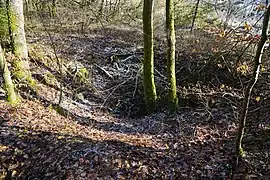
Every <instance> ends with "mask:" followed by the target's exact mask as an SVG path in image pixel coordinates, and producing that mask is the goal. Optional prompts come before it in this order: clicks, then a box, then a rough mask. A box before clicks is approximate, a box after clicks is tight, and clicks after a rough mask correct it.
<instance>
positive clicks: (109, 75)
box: [95, 64, 113, 79]
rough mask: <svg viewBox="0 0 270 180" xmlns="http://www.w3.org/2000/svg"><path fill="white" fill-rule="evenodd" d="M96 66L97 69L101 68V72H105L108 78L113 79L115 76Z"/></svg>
mask: <svg viewBox="0 0 270 180" xmlns="http://www.w3.org/2000/svg"><path fill="white" fill-rule="evenodd" d="M95 66H96V67H97V68H99V69H100V70H101V71H103V72H104V73H105V74H106V76H108V77H109V78H110V79H113V76H112V75H111V74H110V73H109V72H108V71H106V70H105V69H104V68H103V67H100V66H99V65H97V64H95Z"/></svg>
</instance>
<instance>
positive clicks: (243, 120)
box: [236, 6, 270, 157]
mask: <svg viewBox="0 0 270 180" xmlns="http://www.w3.org/2000/svg"><path fill="white" fill-rule="evenodd" d="M269 16H270V6H268V8H267V10H266V12H265V15H264V19H263V28H262V34H261V39H260V42H259V43H258V46H257V51H256V54H255V57H254V69H253V76H252V80H251V81H250V82H249V84H248V86H247V88H246V90H245V97H244V100H243V104H242V109H241V113H240V119H239V129H238V134H237V138H236V155H237V157H243V156H244V151H243V148H242V139H243V136H244V132H245V125H246V118H247V113H248V107H249V102H250V96H251V93H252V89H253V87H254V85H255V84H256V82H257V80H258V76H259V73H260V69H261V63H262V61H261V59H262V55H263V51H264V46H265V42H266V40H267V31H268V24H269Z"/></svg>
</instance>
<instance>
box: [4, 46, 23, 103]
mask: <svg viewBox="0 0 270 180" xmlns="http://www.w3.org/2000/svg"><path fill="white" fill-rule="evenodd" d="M0 72H1V75H2V77H3V79H4V86H5V89H6V91H7V95H8V97H7V100H8V102H10V103H11V104H16V103H18V102H19V97H18V96H17V94H16V93H15V91H14V85H13V82H12V79H11V76H10V72H9V69H8V67H7V62H6V59H5V56H4V52H3V50H2V47H1V45H0Z"/></svg>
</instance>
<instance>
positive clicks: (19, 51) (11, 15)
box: [6, 0, 28, 59]
mask: <svg viewBox="0 0 270 180" xmlns="http://www.w3.org/2000/svg"><path fill="white" fill-rule="evenodd" d="M6 5H7V12H8V22H9V32H10V39H11V46H12V51H13V53H14V54H15V55H16V56H18V57H20V58H24V59H26V58H27V57H28V50H27V44H26V39H25V31H24V16H23V1H22V0H7V3H6Z"/></svg>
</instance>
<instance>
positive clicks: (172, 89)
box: [166, 0, 178, 111]
mask: <svg viewBox="0 0 270 180" xmlns="http://www.w3.org/2000/svg"><path fill="white" fill-rule="evenodd" d="M166 30H167V42H168V49H167V56H168V57H167V71H168V86H169V89H168V100H169V109H170V110H171V111H175V110H176V108H177V105H178V98H177V94H176V77H175V30H174V2H173V0H166Z"/></svg>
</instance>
